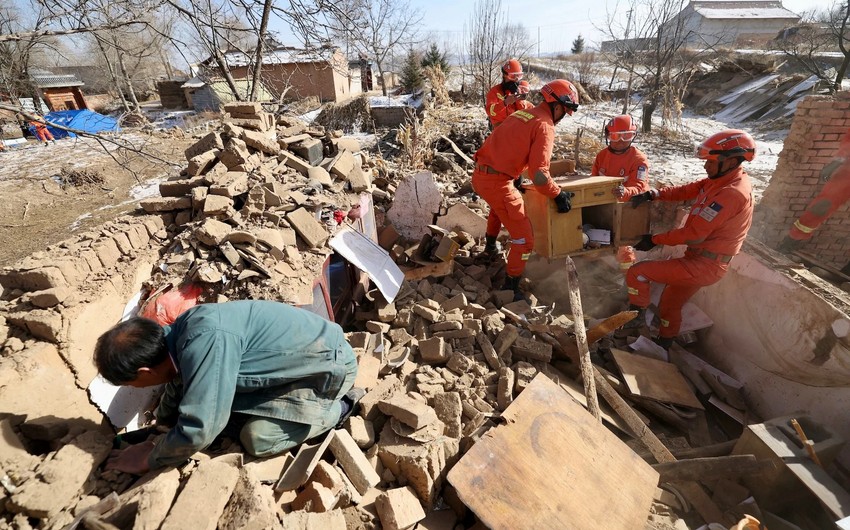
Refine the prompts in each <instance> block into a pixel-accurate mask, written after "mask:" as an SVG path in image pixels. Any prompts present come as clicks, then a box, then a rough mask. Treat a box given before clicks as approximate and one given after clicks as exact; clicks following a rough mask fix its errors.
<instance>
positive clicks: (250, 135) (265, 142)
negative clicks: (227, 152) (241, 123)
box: [241, 130, 280, 156]
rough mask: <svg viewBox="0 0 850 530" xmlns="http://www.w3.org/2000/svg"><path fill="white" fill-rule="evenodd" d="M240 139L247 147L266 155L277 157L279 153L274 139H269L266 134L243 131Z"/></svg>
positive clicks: (278, 146) (278, 147)
mask: <svg viewBox="0 0 850 530" xmlns="http://www.w3.org/2000/svg"><path fill="white" fill-rule="evenodd" d="M241 138H242V141H244V142H245V144H246V145H247V146H248V147H252V148H254V149H256V150H257V151H262V152H263V153H266V154H267V155H273V156H277V155H278V154H279V153H280V145H279V144H278V143H277V141H276V140H275V139H274V138H270V137H269V136H268V134H265V133H261V132H258V131H249V130H243V131H242V136H241Z"/></svg>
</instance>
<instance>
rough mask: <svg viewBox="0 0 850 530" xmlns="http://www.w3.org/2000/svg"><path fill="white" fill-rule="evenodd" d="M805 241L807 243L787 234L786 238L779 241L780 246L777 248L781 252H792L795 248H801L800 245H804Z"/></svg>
mask: <svg viewBox="0 0 850 530" xmlns="http://www.w3.org/2000/svg"><path fill="white" fill-rule="evenodd" d="M803 243H805V241H800V240H798V239H791V238H790V237H788V236H785V239H783V240H782V242H781V243H779V246H778V247H776V249H777V250H778V251H779V252H782V253H783V254H791V253H792V252H794V251H795V250H799V249H800V247H802V246H803Z"/></svg>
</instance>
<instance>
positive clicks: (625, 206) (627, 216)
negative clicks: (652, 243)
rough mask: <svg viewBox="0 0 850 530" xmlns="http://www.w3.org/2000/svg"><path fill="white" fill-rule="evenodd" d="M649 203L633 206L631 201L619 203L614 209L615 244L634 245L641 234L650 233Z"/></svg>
mask: <svg viewBox="0 0 850 530" xmlns="http://www.w3.org/2000/svg"><path fill="white" fill-rule="evenodd" d="M649 220H650V219H649V203H643V204H641V205H640V206H638V207H637V208H632V205H631V204H629V203H618V204H617V206H616V209H615V211H614V245H616V246H622V245H633V244H635V243H637V242H638V241H639V240H640V236H642V235H643V234H648V233H649Z"/></svg>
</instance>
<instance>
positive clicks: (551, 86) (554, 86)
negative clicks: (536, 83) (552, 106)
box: [540, 79, 578, 116]
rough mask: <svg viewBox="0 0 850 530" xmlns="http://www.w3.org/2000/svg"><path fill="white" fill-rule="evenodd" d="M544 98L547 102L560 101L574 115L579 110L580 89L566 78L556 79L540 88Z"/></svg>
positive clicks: (568, 112)
mask: <svg viewBox="0 0 850 530" xmlns="http://www.w3.org/2000/svg"><path fill="white" fill-rule="evenodd" d="M540 93H541V94H543V99H544V101H546V102H547V103H560V104H561V105H563V106H564V107H565V109H566V111H567V114H569V115H570V116H572V114H573V112H574V111H576V110H578V90H576V87H575V86H573V84H572V83H570V82H569V81H567V80H566V79H555V80H554V81H550V82H548V83H546V84H545V85H543V88H541V89H540Z"/></svg>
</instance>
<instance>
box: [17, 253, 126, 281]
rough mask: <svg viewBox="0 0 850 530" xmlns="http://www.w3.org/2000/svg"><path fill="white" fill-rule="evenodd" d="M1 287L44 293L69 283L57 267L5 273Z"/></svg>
mask: <svg viewBox="0 0 850 530" xmlns="http://www.w3.org/2000/svg"><path fill="white" fill-rule="evenodd" d="M116 251H117V249H116ZM0 285H2V286H3V288H4V289H7V290H14V289H21V290H22V291H42V290H45V289H52V288H53V287H60V286H64V285H68V282H67V280H66V279H65V276H63V275H62V272H61V271H60V270H59V269H58V268H57V267H42V268H39V269H33V270H28V271H17V270H8V271H5V272H3V273H2V274H0Z"/></svg>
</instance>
